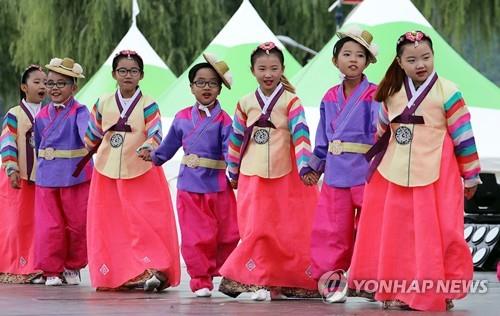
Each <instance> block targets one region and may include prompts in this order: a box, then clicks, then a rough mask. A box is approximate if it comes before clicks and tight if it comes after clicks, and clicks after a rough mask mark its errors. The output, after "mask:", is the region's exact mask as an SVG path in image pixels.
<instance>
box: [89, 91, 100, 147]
mask: <svg viewBox="0 0 500 316" xmlns="http://www.w3.org/2000/svg"><path fill="white" fill-rule="evenodd" d="M98 106H99V100H97V102H96V103H95V104H94V106H93V107H92V112H91V113H90V119H89V125H88V127H87V131H86V132H85V144H86V145H87V147H88V148H89V149H91V148H94V147H95V146H96V145H97V143H98V142H99V141H100V140H101V139H102V137H103V136H104V135H103V130H102V115H101V113H99V110H98Z"/></svg>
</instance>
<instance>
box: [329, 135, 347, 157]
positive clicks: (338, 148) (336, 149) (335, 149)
mask: <svg viewBox="0 0 500 316" xmlns="http://www.w3.org/2000/svg"><path fill="white" fill-rule="evenodd" d="M330 147H331V151H330V152H331V153H332V155H340V154H341V153H342V152H343V151H344V149H343V148H342V141H341V140H338V139H337V140H334V141H332V142H331V146H330Z"/></svg>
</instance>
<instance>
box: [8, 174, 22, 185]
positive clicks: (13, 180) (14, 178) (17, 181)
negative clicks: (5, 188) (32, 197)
mask: <svg viewBox="0 0 500 316" xmlns="http://www.w3.org/2000/svg"><path fill="white" fill-rule="evenodd" d="M9 183H10V186H11V187H12V188H13V189H20V188H21V177H20V176H19V171H14V172H13V173H11V174H10V176H9Z"/></svg>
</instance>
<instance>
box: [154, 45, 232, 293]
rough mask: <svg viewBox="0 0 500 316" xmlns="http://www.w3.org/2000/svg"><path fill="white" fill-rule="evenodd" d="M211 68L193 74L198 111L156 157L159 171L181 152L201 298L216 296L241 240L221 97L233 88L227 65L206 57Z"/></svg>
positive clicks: (188, 255) (187, 255)
mask: <svg viewBox="0 0 500 316" xmlns="http://www.w3.org/2000/svg"><path fill="white" fill-rule="evenodd" d="M203 56H204V57H205V60H206V61H207V62H206V63H199V64H196V65H194V66H193V67H192V68H191V69H190V70H189V75H188V77H189V82H190V86H191V92H192V93H193V95H194V96H195V98H196V102H195V104H194V105H192V106H190V107H187V108H185V109H183V110H181V111H179V112H178V113H177V114H176V116H175V119H174V121H173V122H172V126H171V127H170V130H169V132H168V135H167V136H166V137H165V139H164V140H163V142H162V143H161V145H160V147H158V149H156V150H155V151H153V152H152V153H151V159H152V161H153V163H154V164H155V165H157V166H160V165H162V164H163V163H165V162H166V161H168V160H170V159H171V158H172V157H173V156H174V155H175V153H176V152H177V150H178V149H179V148H180V147H182V148H183V150H184V157H183V158H182V162H181V168H180V171H179V177H178V180H177V212H178V217H179V225H180V228H181V235H182V240H181V251H182V256H183V257H184V261H185V262H186V267H187V272H188V274H189V276H190V277H191V281H190V287H191V290H192V291H193V292H194V293H195V295H196V296H198V297H209V296H211V294H212V292H211V291H212V289H213V284H212V279H213V277H215V276H219V268H220V267H221V266H222V264H223V263H224V262H225V261H226V258H227V257H228V256H229V254H230V253H231V252H232V251H233V249H234V248H235V247H236V245H237V244H238V240H239V239H240V237H239V234H238V224H237V221H236V200H235V197H234V192H233V189H232V187H231V185H230V184H229V181H228V180H227V178H226V172H225V171H226V162H225V159H226V156H227V149H228V141H229V135H230V133H231V123H232V121H231V118H230V116H229V115H228V114H227V113H226V112H225V111H224V110H222V108H221V105H220V103H219V101H218V100H217V96H218V95H219V93H220V91H221V89H222V84H224V85H225V86H226V87H227V88H228V89H230V88H231V81H232V78H231V74H230V72H229V68H228V66H227V65H226V63H225V62H223V61H218V60H217V59H216V57H215V56H214V55H212V54H208V53H206V54H203Z"/></svg>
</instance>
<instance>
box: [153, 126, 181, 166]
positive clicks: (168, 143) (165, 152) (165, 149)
mask: <svg viewBox="0 0 500 316" xmlns="http://www.w3.org/2000/svg"><path fill="white" fill-rule="evenodd" d="M181 146H182V130H180V129H178V128H177V119H174V121H173V122H172V126H170V129H169V130H168V133H167V136H166V137H165V138H164V139H163V141H162V142H161V144H160V146H159V147H158V148H157V149H156V150H154V151H153V152H150V155H149V157H148V158H150V159H151V161H152V162H153V164H155V165H156V166H161V165H162V164H164V163H165V162H166V161H168V160H170V159H171V158H172V157H173V156H174V155H175V153H176V152H177V150H178V149H179V148H180V147H181ZM146 160H148V159H146Z"/></svg>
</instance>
